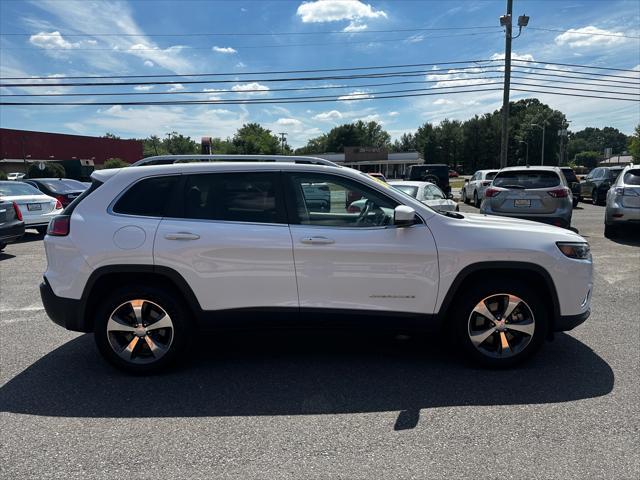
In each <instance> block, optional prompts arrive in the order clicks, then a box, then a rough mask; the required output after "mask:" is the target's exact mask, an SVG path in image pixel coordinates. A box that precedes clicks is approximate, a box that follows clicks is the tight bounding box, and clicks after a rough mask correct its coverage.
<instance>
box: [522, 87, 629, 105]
mask: <svg viewBox="0 0 640 480" xmlns="http://www.w3.org/2000/svg"><path fill="white" fill-rule="evenodd" d="M511 90H515V91H518V92H529V93H546V94H549V95H561V96H565V97H583V98H599V99H602V100H622V101H626V102H640V100H633V99H631V98H619V97H603V96H596V95H583V94H579V93H561V92H546V91H543V90H529V89H525V88H512V89H511Z"/></svg>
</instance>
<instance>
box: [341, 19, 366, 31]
mask: <svg viewBox="0 0 640 480" xmlns="http://www.w3.org/2000/svg"><path fill="white" fill-rule="evenodd" d="M366 29H367V24H366V23H359V22H358V21H353V20H352V21H351V22H349V25H347V26H346V27H344V29H343V31H344V32H362V31H363V30H366Z"/></svg>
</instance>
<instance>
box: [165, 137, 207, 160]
mask: <svg viewBox="0 0 640 480" xmlns="http://www.w3.org/2000/svg"><path fill="white" fill-rule="evenodd" d="M162 146H163V147H164V149H165V150H166V151H167V152H168V153H169V154H170V155H188V154H195V153H199V152H200V146H199V145H198V143H197V142H196V141H195V140H193V139H192V138H191V137H187V136H185V135H182V134H181V133H178V132H171V133H167V134H166V136H165V138H164V140H162Z"/></svg>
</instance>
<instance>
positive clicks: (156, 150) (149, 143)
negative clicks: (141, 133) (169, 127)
mask: <svg viewBox="0 0 640 480" xmlns="http://www.w3.org/2000/svg"><path fill="white" fill-rule="evenodd" d="M168 153H169V152H168V151H167V149H166V148H165V147H164V144H163V143H162V140H161V139H160V137H158V136H157V135H151V136H150V137H147V138H143V139H142V155H143V156H144V157H153V156H155V155H166V154H168Z"/></svg>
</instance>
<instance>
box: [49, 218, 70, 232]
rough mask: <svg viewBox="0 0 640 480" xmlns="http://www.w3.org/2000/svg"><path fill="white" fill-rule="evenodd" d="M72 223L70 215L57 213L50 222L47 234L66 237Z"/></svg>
mask: <svg viewBox="0 0 640 480" xmlns="http://www.w3.org/2000/svg"><path fill="white" fill-rule="evenodd" d="M70 224H71V217H70V216H69V215H57V216H55V217H53V219H52V220H51V221H50V222H49V227H47V235H53V236H55V237H64V236H66V235H69V226H70Z"/></svg>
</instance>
